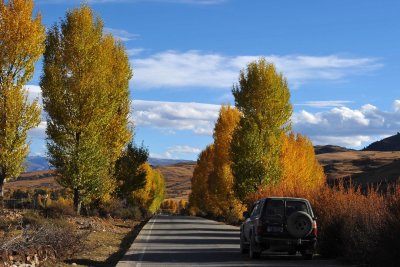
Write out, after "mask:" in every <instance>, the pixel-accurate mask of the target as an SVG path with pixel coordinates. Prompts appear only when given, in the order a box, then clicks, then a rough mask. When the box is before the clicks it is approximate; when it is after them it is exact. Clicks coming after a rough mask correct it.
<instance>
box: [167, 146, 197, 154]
mask: <svg viewBox="0 0 400 267" xmlns="http://www.w3.org/2000/svg"><path fill="white" fill-rule="evenodd" d="M168 151H169V152H170V153H183V154H198V153H200V152H201V149H200V148H197V147H191V146H174V147H171V148H170V149H168Z"/></svg>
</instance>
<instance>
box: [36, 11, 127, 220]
mask: <svg viewBox="0 0 400 267" xmlns="http://www.w3.org/2000/svg"><path fill="white" fill-rule="evenodd" d="M131 77H132V71H131V69H130V66H129V59H128V55H127V53H126V51H125V49H124V46H123V45H122V43H121V42H120V41H117V40H115V39H114V38H113V37H112V36H111V35H107V34H104V33H103V22H102V20H101V19H100V18H99V17H97V16H95V15H94V14H93V11H92V10H91V9H90V8H89V7H88V6H85V5H83V6H82V7H80V8H76V9H73V10H72V11H69V12H68V13H67V14H66V18H65V20H63V21H62V22H61V24H60V25H57V24H56V25H54V26H53V27H52V28H51V29H50V30H49V31H48V34H47V39H46V51H45V54H44V64H43V75H42V78H41V82H40V85H41V87H42V91H43V104H44V109H45V110H46V112H47V114H48V119H47V130H46V133H47V135H48V143H47V147H48V151H49V156H50V163H51V164H52V165H53V166H54V167H55V168H56V170H57V172H58V173H59V174H60V176H61V178H60V180H59V182H60V183H61V184H62V185H63V186H65V187H68V188H70V189H72V190H73V192H74V206H75V209H76V210H77V213H78V214H79V212H80V207H81V203H82V202H90V201H92V200H94V199H102V198H106V197H108V196H109V195H110V193H111V192H112V191H113V190H114V188H115V185H116V182H115V177H114V167H115V162H116V160H117V159H118V158H119V157H120V155H121V154H122V152H123V147H124V146H125V145H126V144H127V143H128V141H129V140H130V138H131V131H130V129H129V125H128V116H129V109H130V100H129V80H130V79H131Z"/></svg>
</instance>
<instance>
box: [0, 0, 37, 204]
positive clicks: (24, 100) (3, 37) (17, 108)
mask: <svg viewBox="0 0 400 267" xmlns="http://www.w3.org/2000/svg"><path fill="white" fill-rule="evenodd" d="M32 11H33V1H31V0H10V1H7V2H4V1H0V196H2V194H3V190H2V189H3V184H4V181H6V180H8V179H10V178H13V177H16V176H18V175H19V174H20V172H21V171H22V170H23V169H24V162H25V158H26V156H27V155H28V152H29V145H28V143H27V133H28V131H29V130H30V129H32V128H33V127H36V126H38V125H39V123H40V108H39V106H38V103H37V100H35V101H33V103H29V101H28V95H27V92H26V90H25V88H24V87H23V86H24V85H25V84H26V82H27V81H29V80H30V79H31V78H32V75H33V71H34V64H35V62H36V61H37V60H38V59H39V57H40V56H41V54H42V53H43V51H44V39H45V29H44V26H43V25H42V22H41V16H40V15H37V16H36V17H35V18H32Z"/></svg>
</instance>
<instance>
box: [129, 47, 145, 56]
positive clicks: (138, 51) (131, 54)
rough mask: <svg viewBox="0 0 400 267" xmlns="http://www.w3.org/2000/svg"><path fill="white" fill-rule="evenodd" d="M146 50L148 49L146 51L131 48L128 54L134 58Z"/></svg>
mask: <svg viewBox="0 0 400 267" xmlns="http://www.w3.org/2000/svg"><path fill="white" fill-rule="evenodd" d="M144 50H146V49H144V48H131V49H127V50H126V53H127V54H128V56H130V57H133V56H136V55H139V54H140V53H142V52H143V51H144Z"/></svg>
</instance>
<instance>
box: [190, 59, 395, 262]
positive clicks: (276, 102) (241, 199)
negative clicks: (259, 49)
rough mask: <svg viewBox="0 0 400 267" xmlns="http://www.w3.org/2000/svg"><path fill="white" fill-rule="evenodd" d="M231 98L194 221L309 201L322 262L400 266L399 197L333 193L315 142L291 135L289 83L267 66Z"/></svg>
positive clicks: (233, 219)
mask: <svg viewBox="0 0 400 267" xmlns="http://www.w3.org/2000/svg"><path fill="white" fill-rule="evenodd" d="M232 92H233V96H234V98H235V107H230V106H222V107H221V110H220V114H219V118H218V120H217V122H216V124H215V128H214V135H213V136H214V142H213V144H210V145H209V146H208V147H207V148H206V149H205V150H203V151H202V152H201V153H200V155H199V158H198V160H197V165H196V167H195V170H194V173H193V177H192V193H191V194H190V196H189V207H188V209H189V213H190V214H192V215H200V216H208V217H212V218H217V219H219V220H223V221H225V222H227V223H233V224H238V223H239V222H241V221H242V220H243V218H242V212H243V211H244V210H246V209H248V208H250V207H251V205H252V203H254V202H255V201H256V200H258V199H260V198H264V197H271V196H276V197H280V196H282V197H283V196H286V197H288V196H290V197H303V198H307V199H309V200H310V202H311V203H312V206H313V208H314V212H315V214H316V216H317V217H318V237H319V239H318V243H319V246H318V249H319V253H320V254H322V255H323V256H326V257H338V258H342V259H345V260H347V261H349V262H352V263H356V264H367V265H377V266H398V265H399V264H400V256H399V254H398V253H397V252H396V251H399V249H400V247H399V246H398V244H397V243H398V242H395V240H397V239H399V238H400V220H399V219H398V218H399V217H398V216H399V215H400V214H399V211H400V189H399V188H398V187H396V185H392V186H389V188H379V187H376V186H375V187H373V186H372V185H371V186H370V187H369V189H368V190H365V188H361V187H359V186H354V185H353V184H352V183H351V181H350V182H349V180H346V181H345V180H338V181H337V182H336V183H335V184H331V185H328V184H327V182H326V177H325V174H324V171H323V168H322V167H321V165H320V164H319V162H318V160H317V158H316V156H315V152H314V147H313V145H312V143H311V141H310V140H309V139H308V138H307V137H306V136H303V135H301V134H294V133H293V132H292V130H291V123H290V116H291V112H292V107H291V104H290V92H289V88H288V86H287V82H286V79H285V78H284V77H283V76H282V74H280V73H278V72H277V71H276V70H275V67H274V66H273V65H272V64H271V63H268V62H267V61H266V60H265V59H263V58H261V59H259V60H258V61H255V62H252V63H250V64H249V65H248V66H247V68H246V69H245V70H243V71H241V73H240V76H239V83H238V85H234V87H233V90H232Z"/></svg>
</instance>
